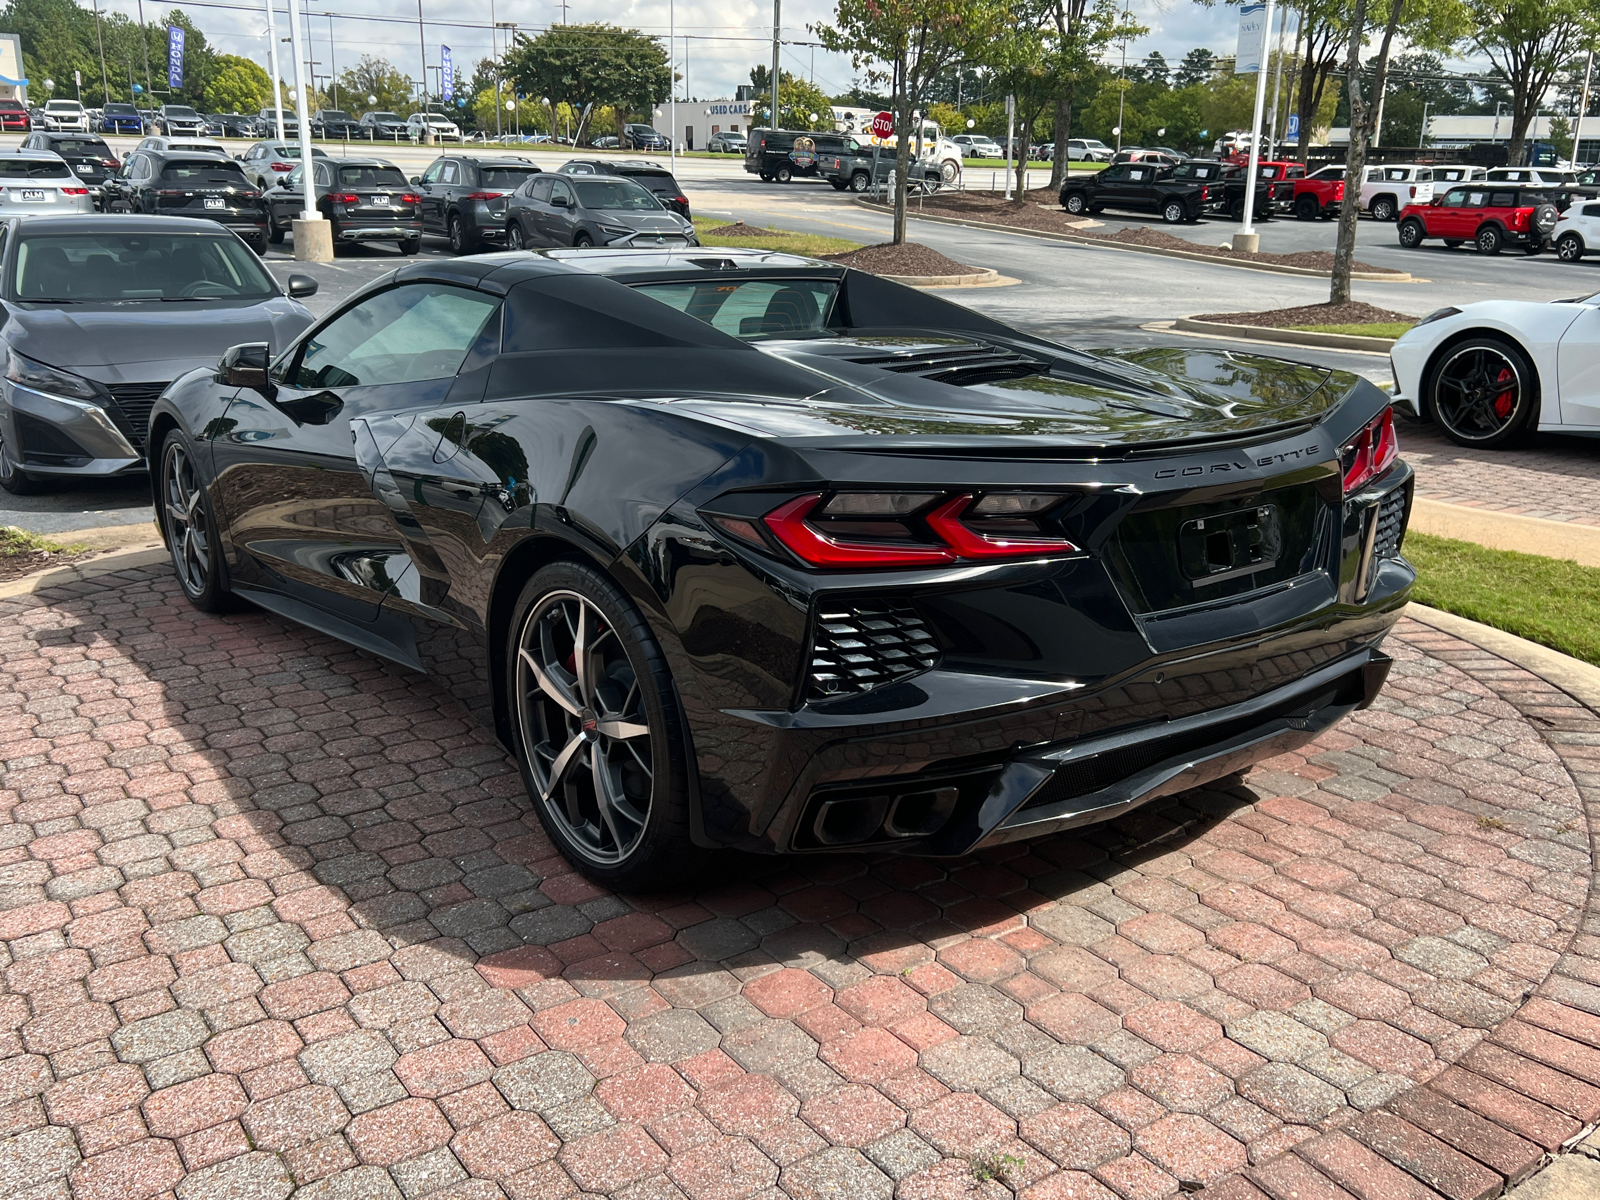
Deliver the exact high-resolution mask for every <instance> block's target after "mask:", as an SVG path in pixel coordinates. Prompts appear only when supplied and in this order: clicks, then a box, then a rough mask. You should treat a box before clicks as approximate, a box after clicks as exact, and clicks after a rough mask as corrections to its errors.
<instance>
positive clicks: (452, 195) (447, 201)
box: [411, 154, 539, 254]
mask: <svg viewBox="0 0 1600 1200" xmlns="http://www.w3.org/2000/svg"><path fill="white" fill-rule="evenodd" d="M537 174H539V168H538V167H536V166H534V165H533V163H531V162H529V161H528V160H527V159H525V158H468V157H466V156H465V155H459V154H449V155H444V156H441V157H439V158H436V159H434V160H433V161H432V162H431V163H429V164H428V169H427V170H426V171H424V172H423V173H422V174H421V175H419V176H417V177H415V178H413V179H412V180H411V183H412V185H413V186H415V188H416V190H417V192H418V193H419V194H420V195H421V197H422V231H423V233H431V234H443V235H444V236H445V237H447V238H449V239H450V249H451V250H453V251H454V252H455V253H457V254H471V253H472V252H473V251H475V250H480V249H482V248H483V246H484V243H486V242H488V243H496V244H498V243H501V242H503V241H504V240H505V221H504V214H503V213H501V214H496V213H491V212H490V208H489V206H490V204H491V203H492V202H493V201H495V200H498V199H500V198H501V197H502V196H505V195H507V194H508V193H510V192H514V191H516V190H517V189H518V188H519V187H521V186H522V185H523V184H524V183H526V182H527V181H528V179H529V178H530V177H531V176H534V175H537Z"/></svg>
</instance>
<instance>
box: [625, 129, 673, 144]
mask: <svg viewBox="0 0 1600 1200" xmlns="http://www.w3.org/2000/svg"><path fill="white" fill-rule="evenodd" d="M622 149H624V150H671V149H672V143H671V142H669V141H668V140H667V135H666V134H664V133H657V132H656V130H655V129H654V128H653V127H651V126H649V125H624V126H623V127H622Z"/></svg>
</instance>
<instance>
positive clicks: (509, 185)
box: [479, 167, 539, 191]
mask: <svg viewBox="0 0 1600 1200" xmlns="http://www.w3.org/2000/svg"><path fill="white" fill-rule="evenodd" d="M538 169H539V168H538V167H483V168H481V169H480V171H479V176H480V178H479V182H480V184H481V185H482V186H483V187H486V188H495V189H497V190H500V191H512V190H514V189H515V188H517V187H520V186H521V185H522V183H523V181H524V180H526V179H530V178H532V176H533V175H534V174H535V173H536V172H537V171H538Z"/></svg>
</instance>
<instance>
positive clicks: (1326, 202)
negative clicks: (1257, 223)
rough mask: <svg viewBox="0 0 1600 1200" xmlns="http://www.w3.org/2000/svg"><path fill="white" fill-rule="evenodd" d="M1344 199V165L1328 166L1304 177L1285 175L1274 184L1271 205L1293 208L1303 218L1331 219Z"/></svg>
mask: <svg viewBox="0 0 1600 1200" xmlns="http://www.w3.org/2000/svg"><path fill="white" fill-rule="evenodd" d="M1343 203H1344V167H1342V166H1328V167H1323V168H1322V169H1321V170H1320V171H1313V172H1312V173H1311V174H1309V175H1307V176H1306V177H1305V178H1304V179H1290V178H1285V179H1282V180H1280V181H1279V182H1277V183H1275V184H1273V185H1272V207H1273V208H1275V209H1277V210H1278V211H1279V212H1292V213H1294V215H1295V217H1296V218H1297V219H1299V220H1301V221H1315V220H1317V219H1318V218H1319V217H1320V218H1322V219H1323V220H1325V221H1326V220H1328V219H1330V218H1332V217H1334V216H1336V215H1337V214H1338V212H1339V205H1341V204H1343Z"/></svg>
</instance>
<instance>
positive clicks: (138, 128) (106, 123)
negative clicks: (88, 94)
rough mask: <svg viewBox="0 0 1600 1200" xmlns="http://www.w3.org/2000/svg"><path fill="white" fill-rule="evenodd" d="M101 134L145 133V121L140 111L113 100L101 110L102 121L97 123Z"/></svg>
mask: <svg viewBox="0 0 1600 1200" xmlns="http://www.w3.org/2000/svg"><path fill="white" fill-rule="evenodd" d="M97 124H98V125H99V126H100V132H101V133H132V134H139V135H142V134H143V133H144V119H143V118H142V117H140V116H139V110H138V109H137V108H135V107H134V106H133V105H131V104H122V103H118V102H117V101H115V100H113V101H111V102H110V103H109V104H107V105H106V106H105V107H104V108H103V109H101V110H100V120H99V121H98V122H97Z"/></svg>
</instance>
